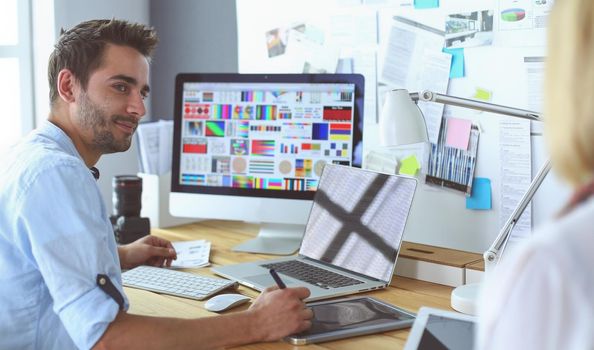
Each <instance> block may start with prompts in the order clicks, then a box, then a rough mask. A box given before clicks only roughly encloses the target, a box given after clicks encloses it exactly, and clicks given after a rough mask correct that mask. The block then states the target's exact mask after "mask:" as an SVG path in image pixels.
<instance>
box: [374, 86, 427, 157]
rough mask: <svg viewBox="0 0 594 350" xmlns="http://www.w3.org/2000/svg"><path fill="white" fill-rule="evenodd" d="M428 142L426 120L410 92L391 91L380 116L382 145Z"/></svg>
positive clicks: (402, 90) (401, 90)
mask: <svg viewBox="0 0 594 350" xmlns="http://www.w3.org/2000/svg"><path fill="white" fill-rule="evenodd" d="M428 140H429V138H428V137H427V126H426V125H425V118H423V114H422V113H421V110H420V109H419V107H418V106H417V105H416V103H414V102H413V100H412V99H411V98H410V95H409V93H408V91H407V90H404V89H397V90H392V91H389V92H388V93H387V94H386V98H385V101H384V107H383V108H382V113H381V115H380V142H381V145H382V146H401V145H408V144H412V143H419V142H428Z"/></svg>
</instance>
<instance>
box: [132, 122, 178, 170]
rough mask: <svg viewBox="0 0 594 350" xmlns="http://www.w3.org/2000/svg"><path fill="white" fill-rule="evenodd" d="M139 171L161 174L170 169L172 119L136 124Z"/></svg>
mask: <svg viewBox="0 0 594 350" xmlns="http://www.w3.org/2000/svg"><path fill="white" fill-rule="evenodd" d="M136 134H137V135H138V148H139V151H140V172H141V173H145V174H154V175H163V174H165V173H167V172H169V171H171V152H172V148H173V121H172V120H159V121H158V122H153V123H142V124H140V125H138V129H137V132H136Z"/></svg>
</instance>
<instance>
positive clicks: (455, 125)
mask: <svg viewBox="0 0 594 350" xmlns="http://www.w3.org/2000/svg"><path fill="white" fill-rule="evenodd" d="M447 123H448V124H447V125H448V129H447V130H446V146H450V147H454V148H459V149H462V150H467V149H468V141H470V128H471V126H472V122H471V121H470V120H466V119H459V118H448V121H447Z"/></svg>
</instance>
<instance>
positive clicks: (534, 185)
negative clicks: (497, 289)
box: [483, 159, 551, 273]
mask: <svg viewBox="0 0 594 350" xmlns="http://www.w3.org/2000/svg"><path fill="white" fill-rule="evenodd" d="M549 170H551V162H550V160H548V159H547V161H546V162H545V163H544V164H543V166H542V167H541V168H540V170H539V171H538V173H537V174H536V176H535V177H534V180H532V182H531V183H530V185H529V186H528V190H526V193H524V196H522V199H520V202H519V203H518V205H517V206H516V209H514V211H513V213H512V214H511V216H510V217H509V219H507V222H506V223H505V225H503V228H502V229H501V231H500V232H499V235H497V238H496V239H495V241H493V244H491V247H489V249H488V250H487V251H485V253H484V254H483V259H485V272H486V273H489V272H490V271H491V270H492V269H493V268H494V267H495V266H496V265H497V262H498V261H499V253H500V251H501V249H502V247H503V246H504V245H505V244H506V242H507V240H508V239H509V237H510V234H511V232H512V230H513V229H514V227H515V226H516V223H517V222H518V220H520V217H521V216H522V213H524V210H525V209H526V207H527V206H528V204H529V203H530V201H531V200H532V197H534V194H536V191H537V190H538V188H539V187H540V185H541V184H542V182H543V181H544V179H545V177H546V176H547V174H548V173H549Z"/></svg>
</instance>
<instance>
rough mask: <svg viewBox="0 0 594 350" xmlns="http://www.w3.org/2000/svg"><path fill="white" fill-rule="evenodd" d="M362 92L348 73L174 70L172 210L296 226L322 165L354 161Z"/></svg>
mask: <svg viewBox="0 0 594 350" xmlns="http://www.w3.org/2000/svg"><path fill="white" fill-rule="evenodd" d="M363 88H364V87H363V77H362V76H361V75H358V74H179V75H178V76H177V78H176V90H175V115H174V144H173V166H172V169H173V171H172V184H171V190H172V197H171V199H172V200H171V201H170V207H171V211H172V214H174V215H179V216H190V217H200V218H217V219H234V220H253V221H259V222H277V223H294V224H296V223H299V224H302V225H304V224H305V220H306V218H307V213H308V212H309V208H310V207H311V200H312V199H313V195H314V192H315V190H316V188H317V185H318V181H319V178H320V175H321V173H322V169H323V167H324V165H325V164H327V163H333V164H342V165H348V166H360V165H361V158H362V156H361V153H362V132H363V130H362V124H363V123H362V113H363ZM176 194H184V195H186V196H184V198H185V200H184V204H182V203H181V202H180V201H177V199H176V198H178V197H177V196H176ZM190 195H201V196H200V197H190ZM205 195H207V196H209V197H205ZM173 199H176V200H175V201H176V202H177V203H174V200H173ZM249 199H258V202H249ZM264 199H268V201H265V202H262V201H263V200H264ZM213 201H214V202H213ZM288 201H289V202H288ZM290 201H299V202H301V203H299V204H296V203H295V202H292V203H291V202H290ZM205 203H206V204H207V205H208V208H205V207H204V204H205ZM213 205H221V206H219V207H217V208H213V207H212V206H213ZM238 205H239V206H244V207H245V210H244V211H243V212H242V213H237V212H236V211H237V210H235V209H236V208H234V207H236V206H238ZM291 205H296V206H293V207H292V208H291ZM182 207H183V208H182ZM176 208H177V209H176ZM176 212H177V213H176ZM180 214H181V215H180Z"/></svg>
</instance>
